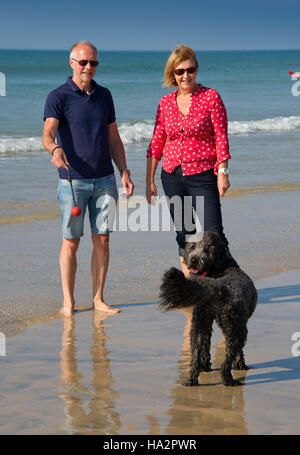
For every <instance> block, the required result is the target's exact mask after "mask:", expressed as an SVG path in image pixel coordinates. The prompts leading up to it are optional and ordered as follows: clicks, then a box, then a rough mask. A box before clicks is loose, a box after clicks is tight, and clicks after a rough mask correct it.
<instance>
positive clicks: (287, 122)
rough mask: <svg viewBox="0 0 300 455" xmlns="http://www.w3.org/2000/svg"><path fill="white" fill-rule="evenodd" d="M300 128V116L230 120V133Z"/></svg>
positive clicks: (241, 133)
mask: <svg viewBox="0 0 300 455" xmlns="http://www.w3.org/2000/svg"><path fill="white" fill-rule="evenodd" d="M298 129H300V116H299V115H297V116H295V115H294V116H290V117H273V118H266V119H262V120H247V121H244V122H243V121H234V122H229V124H228V132H229V134H230V135H245V134H249V133H257V132H280V131H293V130H298Z"/></svg>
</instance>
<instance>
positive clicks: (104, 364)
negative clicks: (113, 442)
mask: <svg viewBox="0 0 300 455" xmlns="http://www.w3.org/2000/svg"><path fill="white" fill-rule="evenodd" d="M93 313H94V314H93V339H92V345H91V348H90V354H91V358H92V371H93V374H92V380H91V381H88V379H87V378H85V377H84V375H83V374H81V373H80V372H79V368H78V362H77V354H78V353H77V348H76V344H75V342H76V335H75V323H76V318H64V330H63V335H62V350H61V352H60V367H61V379H62V384H61V387H60V390H59V392H60V393H59V396H60V398H61V399H62V400H63V401H64V410H65V422H64V425H63V430H64V431H66V432H67V433H69V434H110V435H114V434H117V432H118V430H119V428H120V426H121V424H120V418H119V414H118V413H117V412H116V411H115V410H114V406H115V401H116V398H117V396H118V394H117V392H115V391H114V390H113V388H112V376H111V370H110V360H109V357H108V354H109V352H108V350H107V348H106V344H105V343H106V336H105V332H104V328H103V320H104V319H105V318H106V317H108V316H107V315H104V314H102V313H101V312H99V311H94V312H93ZM86 409H88V410H87V411H86Z"/></svg>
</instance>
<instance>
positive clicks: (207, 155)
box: [147, 85, 231, 175]
mask: <svg viewBox="0 0 300 455" xmlns="http://www.w3.org/2000/svg"><path fill="white" fill-rule="evenodd" d="M177 93H178V90H176V91H175V92H172V93H169V94H168V95H165V96H163V97H162V99H161V100H160V103H159V106H158V109H157V114H156V121H155V126H154V132H153V136H152V139H151V142H150V145H149V147H148V150H147V158H148V157H151V156H152V157H154V158H156V159H157V160H160V159H161V158H162V156H163V162H162V167H163V168H164V170H165V171H166V172H169V173H171V172H173V171H174V169H175V168H176V167H177V166H179V165H181V168H182V173H183V175H193V174H199V173H200V172H204V171H207V170H208V169H212V168H214V173H215V174H217V173H218V165H219V164H220V163H222V162H223V161H225V160H228V159H230V158H231V156H230V153H229V143H228V137H227V128H228V123H227V114H226V109H225V106H224V103H223V101H222V99H221V97H220V95H219V94H218V92H217V91H216V90H214V89H211V88H208V87H204V86H203V85H200V86H199V88H198V89H197V90H196V91H194V92H193V93H191V98H192V99H191V104H190V108H189V112H188V114H187V115H186V116H184V115H183V114H182V113H181V112H180V110H179V108H178V106H177V102H176V97H177Z"/></svg>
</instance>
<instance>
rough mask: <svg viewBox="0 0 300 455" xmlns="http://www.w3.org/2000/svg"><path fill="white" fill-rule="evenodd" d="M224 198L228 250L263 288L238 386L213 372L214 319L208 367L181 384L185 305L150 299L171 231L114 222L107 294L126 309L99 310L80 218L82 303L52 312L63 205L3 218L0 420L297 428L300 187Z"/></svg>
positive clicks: (56, 427)
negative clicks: (55, 212)
mask: <svg viewBox="0 0 300 455" xmlns="http://www.w3.org/2000/svg"><path fill="white" fill-rule="evenodd" d="M222 206H223V221H224V223H223V224H224V228H225V232H226V235H227V237H228V239H229V241H230V248H231V251H232V254H233V255H234V257H235V258H236V259H237V261H238V262H239V264H240V265H241V267H242V268H243V269H244V270H245V271H246V272H247V273H248V274H249V275H250V276H251V277H252V278H253V279H255V280H256V285H257V287H258V289H259V305H258V307H257V310H256V312H255V313H254V316H253V317H252V319H251V320H250V322H249V337H248V344H247V347H246V351H245V352H246V361H247V363H248V364H249V365H250V366H252V367H255V368H252V369H250V370H249V371H247V372H235V375H236V377H241V378H244V381H245V385H243V386H241V387H235V388H230V387H229V388H227V387H224V386H223V385H222V383H221V379H220V371H219V367H220V365H221V363H222V361H223V357H224V350H223V349H220V348H218V349H217V348H216V347H215V346H216V343H217V342H218V341H219V339H220V332H219V330H218V329H217V328H216V330H215V333H214V338H213V343H212V345H213V349H212V359H213V366H214V371H212V372H210V373H203V374H202V375H201V377H200V384H201V386H200V387H196V388H186V387H184V386H183V385H182V382H183V381H184V380H185V379H186V377H187V374H188V368H189V361H190V353H189V340H188V337H187V333H186V332H187V330H186V329H185V325H186V323H185V317H184V316H183V315H182V314H181V313H179V312H174V313H167V314H164V313H161V312H160V311H159V310H158V309H157V300H158V289H159V284H160V278H161V276H162V273H163V272H164V270H165V269H166V268H167V267H169V266H171V265H175V266H178V267H179V262H178V256H177V250H176V245H175V235H174V233H170V232H151V233H150V232H114V233H112V235H111V255H110V258H111V261H110V268H109V273H108V278H107V284H106V292H105V298H106V301H107V302H108V303H110V304H112V305H116V306H118V307H120V308H121V310H122V311H121V313H120V314H119V315H116V316H111V317H105V316H103V314H102V313H100V312H94V311H92V310H91V306H92V305H91V279H90V254H91V243H90V236H89V227H88V226H87V225H86V229H85V232H86V236H85V237H84V238H83V239H82V242H81V245H80V248H79V252H78V271H77V281H76V299H77V300H76V301H77V305H76V308H77V310H78V311H77V313H76V315H75V317H74V318H72V319H70V320H68V319H63V318H61V317H58V314H57V313H58V311H59V309H60V307H61V297H62V294H61V284H60V276H59V268H58V253H59V248H60V223H59V219H57V218H56V219H49V220H46V219H39V220H37V221H34V222H27V223H17V224H16V223H12V224H9V225H8V224H7V225H2V226H0V232H1V265H0V267H1V270H0V272H1V273H0V286H1V297H0V332H2V333H3V334H5V335H6V337H7V338H6V356H5V357H4V356H0V366H1V385H0V405H1V406H0V422H1V424H0V425H1V426H0V434H99V435H100V434H108V435H113V434H120V435H131V434H151V435H154V434H165V435H175V434H177V435H179V434H299V433H300V429H299V424H298V406H297V401H296V400H297V396H298V390H299V385H300V361H299V357H293V355H292V353H291V348H292V345H293V344H295V341H292V339H291V337H292V334H293V333H296V332H299V331H300V326H299V320H300V318H299V311H300V306H299V304H300V284H299V270H298V269H299V268H300V248H299V225H300V210H299V191H275V192H273V193H271V192H261V193H259V194H256V193H251V194H248V195H243V196H242V197H232V198H225V199H224V200H223V201H222ZM293 269H295V270H293ZM280 272H281V273H280ZM42 322H43V323H42ZM26 328H27V329H26ZM25 329H26V330H25ZM299 351H300V347H299Z"/></svg>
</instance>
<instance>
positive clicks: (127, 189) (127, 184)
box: [121, 169, 134, 198]
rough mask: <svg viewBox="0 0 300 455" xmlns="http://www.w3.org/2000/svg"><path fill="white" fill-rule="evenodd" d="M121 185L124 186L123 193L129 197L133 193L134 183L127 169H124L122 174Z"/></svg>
mask: <svg viewBox="0 0 300 455" xmlns="http://www.w3.org/2000/svg"><path fill="white" fill-rule="evenodd" d="M121 180H122V185H123V188H124V193H125V194H126V197H127V198H129V197H130V196H131V195H132V194H133V190H134V184H133V182H132V180H131V178H130V171H129V169H125V171H124V172H123V175H122V179H121Z"/></svg>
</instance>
